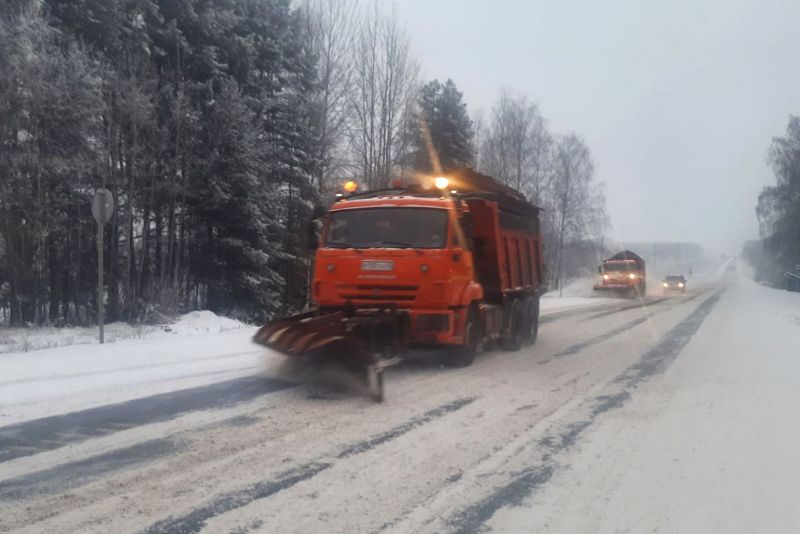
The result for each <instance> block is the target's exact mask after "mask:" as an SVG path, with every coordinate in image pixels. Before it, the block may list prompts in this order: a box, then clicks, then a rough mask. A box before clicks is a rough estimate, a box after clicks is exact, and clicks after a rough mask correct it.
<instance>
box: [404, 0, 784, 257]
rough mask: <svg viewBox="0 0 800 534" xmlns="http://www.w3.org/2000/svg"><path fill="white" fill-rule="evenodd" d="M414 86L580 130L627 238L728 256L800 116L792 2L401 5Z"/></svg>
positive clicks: (414, 0) (559, 0)
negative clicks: (508, 97)
mask: <svg viewBox="0 0 800 534" xmlns="http://www.w3.org/2000/svg"><path fill="white" fill-rule="evenodd" d="M397 10H398V15H399V17H400V19H401V22H402V23H403V24H404V25H405V27H406V29H407V31H408V32H409V34H410V36H411V40H412V45H413V47H414V51H415V53H416V54H417V56H418V57H419V59H420V61H421V63H422V69H423V75H424V77H425V79H432V78H440V79H446V78H448V77H450V78H453V80H454V81H455V82H456V84H457V85H458V86H459V88H460V89H461V90H462V91H463V92H464V96H465V99H466V101H467V103H468V105H469V108H470V112H471V113H472V112H474V111H475V110H476V109H484V110H486V111H487V112H488V111H489V110H490V108H491V106H492V104H493V102H494V100H495V98H496V97H497V93H498V90H499V89H500V88H501V87H508V88H511V89H513V90H516V91H520V92H524V93H527V94H528V95H529V96H530V97H531V98H532V99H533V100H534V101H535V102H537V103H538V105H539V106H540V109H541V111H542V113H543V115H544V116H545V118H546V119H548V122H549V125H550V128H551V130H553V131H554V132H556V133H561V132H567V131H575V132H577V133H578V134H580V135H581V136H582V137H583V138H584V139H585V140H586V142H587V143H588V145H589V147H590V148H591V150H592V153H593V155H594V160H595V166H596V175H597V177H598V179H600V180H601V181H603V182H605V184H606V195H607V199H608V209H609V213H610V215H611V220H612V224H613V229H612V230H611V232H610V233H609V234H610V235H611V236H612V237H613V236H615V235H616V236H618V237H619V238H620V239H622V240H627V241H636V240H662V241H695V242H698V243H701V244H703V245H704V246H706V247H707V248H709V249H711V250H714V251H727V252H729V253H733V254H738V252H739V250H740V246H741V242H742V241H743V240H745V239H750V238H754V237H757V233H758V225H757V222H756V218H755V212H754V207H755V203H756V200H757V196H758V193H759V191H760V190H761V187H762V186H763V185H765V184H767V183H771V182H773V180H774V179H773V176H772V172H771V169H770V168H769V167H768V166H767V164H766V161H765V160H766V154H767V149H768V147H769V143H770V139H771V138H772V137H773V136H775V135H782V134H783V132H784V131H785V128H786V124H787V121H788V117H789V115H790V114H792V113H793V114H800V0H787V1H778V0H750V1H745V0H707V1H702V0H625V1H621V0H620V1H617V0H585V1H577V0H398V1H397Z"/></svg>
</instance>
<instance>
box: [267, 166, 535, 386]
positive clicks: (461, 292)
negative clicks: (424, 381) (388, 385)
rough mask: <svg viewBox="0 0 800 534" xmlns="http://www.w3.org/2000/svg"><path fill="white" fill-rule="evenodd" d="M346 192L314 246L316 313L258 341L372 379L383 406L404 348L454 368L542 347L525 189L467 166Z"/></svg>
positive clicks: (282, 323) (279, 324)
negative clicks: (487, 353)
mask: <svg viewBox="0 0 800 534" xmlns="http://www.w3.org/2000/svg"><path fill="white" fill-rule="evenodd" d="M344 189H345V191H346V192H345V193H340V194H337V199H336V201H335V202H333V204H332V205H331V206H330V208H329V209H328V210H327V211H326V212H325V213H324V215H322V216H321V217H320V218H319V219H318V220H319V221H321V225H319V223H317V224H318V227H320V228H321V236H320V237H319V238H317V237H316V235H314V237H313V240H312V244H311V246H312V247H315V248H316V247H318V248H317V251H316V255H315V259H314V275H313V279H312V281H311V297H312V299H313V301H314V303H315V305H316V307H315V308H314V309H313V310H311V311H308V312H305V313H302V314H299V315H295V316H291V317H287V318H284V319H279V320H276V321H273V322H271V323H268V324H267V325H265V326H263V327H262V328H261V329H260V330H259V331H258V332H257V333H256V335H255V337H254V341H255V342H257V343H260V344H262V345H265V346H267V347H269V348H271V349H274V350H277V351H279V352H282V353H284V354H286V355H289V356H307V357H312V358H317V359H328V360H334V361H337V362H341V363H344V364H346V365H348V366H349V367H351V368H353V369H354V370H361V371H365V378H366V380H367V383H368V385H369V388H370V393H371V395H372V396H373V397H374V398H375V400H378V401H380V400H382V399H383V372H382V371H383V370H384V369H385V368H386V367H388V366H389V365H392V364H394V363H398V362H399V361H400V360H401V359H402V357H403V356H402V355H403V353H404V352H405V351H406V350H407V349H409V348H414V347H440V348H442V349H445V351H446V352H445V353H444V357H445V358H446V361H447V363H449V364H450V365H454V366H466V365H470V364H471V363H472V361H473V360H474V358H475V355H476V353H477V352H478V351H479V350H480V349H481V347H483V346H484V345H485V344H487V343H490V342H495V341H496V342H498V343H499V344H500V345H501V346H502V347H503V348H505V349H507V350H518V349H519V348H520V347H521V346H522V345H523V344H526V343H527V344H532V343H534V342H535V340H536V336H537V332H538V325H539V296H540V292H541V290H542V288H543V270H544V267H543V261H542V243H541V238H540V234H539V208H537V207H535V206H533V205H532V204H530V203H528V202H527V200H526V199H525V197H524V196H523V195H522V194H521V193H519V192H517V191H515V190H513V189H511V188H509V187H507V186H505V185H503V184H501V183H500V182H498V181H496V180H494V179H492V178H490V177H488V176H484V175H481V174H478V173H476V172H474V171H472V170H469V169H461V170H459V171H455V172H453V173H451V174H448V175H447V176H438V177H435V178H434V177H430V178H426V179H420V181H419V183H415V184H409V185H405V186H398V187H395V188H391V189H384V190H374V191H368V192H363V193H358V192H356V190H357V184H356V183H355V182H347V183H346V184H344ZM312 223H313V221H312ZM312 228H313V226H312ZM310 233H311V234H313V231H312V232H310Z"/></svg>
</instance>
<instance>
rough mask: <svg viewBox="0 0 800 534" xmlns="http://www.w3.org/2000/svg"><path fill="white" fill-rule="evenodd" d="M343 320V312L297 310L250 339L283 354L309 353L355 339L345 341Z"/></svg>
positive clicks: (345, 331) (346, 334)
mask: <svg viewBox="0 0 800 534" xmlns="http://www.w3.org/2000/svg"><path fill="white" fill-rule="evenodd" d="M346 319H347V317H346V316H345V314H344V313H343V312H336V313H330V314H326V315H319V314H318V313H317V312H315V311H311V312H306V313H301V314H298V315H293V316H291V317H287V318H285V319H280V320H277V321H273V322H271V323H267V324H266V325H264V326H262V327H261V328H260V329H259V330H258V332H256V335H255V336H253V341H255V342H256V343H258V344H259V345H264V346H265V347H268V348H270V349H272V350H275V351H278V352H281V353H283V354H286V355H287V356H295V355H304V354H311V353H313V352H315V351H319V350H320V349H322V348H324V347H328V346H331V345H334V344H338V343H342V342H344V341H345V340H347V341H348V344H351V343H352V342H353V341H358V340H354V339H349V340H348V331H347V327H346ZM350 337H352V336H350ZM365 350H366V347H365Z"/></svg>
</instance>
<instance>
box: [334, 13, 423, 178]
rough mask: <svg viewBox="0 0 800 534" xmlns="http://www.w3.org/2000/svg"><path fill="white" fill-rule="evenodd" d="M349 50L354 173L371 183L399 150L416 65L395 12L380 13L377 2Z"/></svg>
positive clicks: (387, 171) (388, 173) (389, 167)
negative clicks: (351, 81)
mask: <svg viewBox="0 0 800 534" xmlns="http://www.w3.org/2000/svg"><path fill="white" fill-rule="evenodd" d="M353 50H354V57H353V87H352V90H351V91H350V97H351V98H350V104H351V106H352V112H353V120H352V121H351V125H350V126H351V128H350V134H349V140H350V148H351V150H352V153H353V158H354V167H355V171H356V173H357V174H358V175H359V176H360V177H361V179H363V180H364V181H365V182H366V184H367V186H368V187H370V188H375V187H379V186H382V185H384V184H385V183H386V182H387V181H388V179H389V177H390V176H391V174H392V170H393V166H394V164H395V163H396V161H397V160H398V159H399V156H400V155H401V154H400V152H401V151H400V143H401V138H402V126H403V123H404V112H405V110H407V109H408V101H409V99H411V98H413V95H414V88H415V85H416V79H417V72H418V66H417V62H416V60H415V59H414V57H413V56H412V54H411V46H410V42H409V38H408V35H407V34H406V32H405V31H404V30H403V29H402V28H401V27H400V25H399V22H398V19H397V14H396V13H395V12H394V11H391V12H390V13H388V14H387V13H384V12H383V11H381V9H380V7H379V4H378V2H374V3H373V4H372V6H371V7H370V8H368V9H367V11H366V12H365V14H364V15H363V17H362V19H361V21H360V24H359V28H358V30H357V32H356V39H355V43H354V47H353Z"/></svg>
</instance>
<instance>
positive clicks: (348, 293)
mask: <svg viewBox="0 0 800 534" xmlns="http://www.w3.org/2000/svg"><path fill="white" fill-rule="evenodd" d="M417 290H419V286H398V285H338V286H336V291H337V292H338V293H339V296H340V297H341V298H344V299H348V300H388V301H409V300H414V299H415V298H416V297H417Z"/></svg>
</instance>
